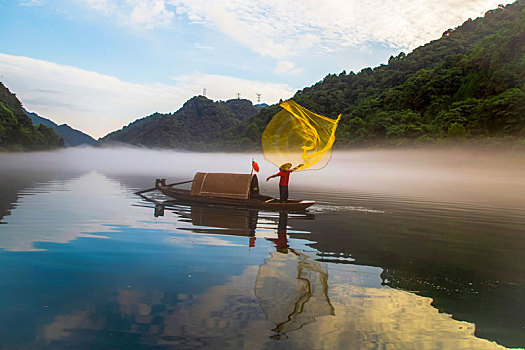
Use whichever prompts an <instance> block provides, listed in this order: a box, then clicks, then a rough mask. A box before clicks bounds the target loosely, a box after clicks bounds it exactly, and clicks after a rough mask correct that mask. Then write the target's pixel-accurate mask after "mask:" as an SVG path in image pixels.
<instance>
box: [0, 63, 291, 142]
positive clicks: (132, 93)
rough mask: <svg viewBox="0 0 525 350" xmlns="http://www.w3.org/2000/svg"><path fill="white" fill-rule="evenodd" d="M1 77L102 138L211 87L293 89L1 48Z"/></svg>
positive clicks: (284, 93)
mask: <svg viewBox="0 0 525 350" xmlns="http://www.w3.org/2000/svg"><path fill="white" fill-rule="evenodd" d="M0 75H1V79H2V81H3V83H4V84H5V85H6V86H7V87H8V88H9V89H10V90H11V92H14V93H16V94H17V96H18V98H19V99H20V100H21V101H22V102H23V104H24V106H25V108H26V109H28V110H30V111H32V112H35V113H38V114H39V115H41V116H43V117H46V118H50V119H52V120H53V121H54V122H56V123H58V124H61V123H66V124H68V125H70V126H71V127H73V128H76V129H79V130H81V131H84V132H86V133H88V134H89V135H91V136H93V137H95V138H98V137H101V136H104V135H105V134H107V133H108V132H110V131H113V130H116V129H120V128H121V127H122V126H124V125H127V124H128V123H129V122H131V121H133V120H135V119H137V118H140V117H143V116H146V115H149V114H151V113H153V112H155V111H158V112H164V113H166V112H173V111H175V110H177V109H179V108H180V107H181V106H182V104H183V103H184V102H185V101H186V100H187V99H189V98H191V97H192V96H194V95H199V94H201V93H202V89H203V88H206V89H207V94H206V95H207V97H208V98H212V99H214V100H218V99H222V100H227V99H231V98H235V97H236V96H237V93H240V94H241V97H242V98H247V99H250V100H252V101H256V98H257V95H256V94H257V93H262V99H263V101H264V102H266V103H276V102H277V101H279V99H281V98H282V99H286V98H289V97H291V96H292V95H293V93H294V90H292V89H291V88H290V87H289V86H287V85H285V84H275V83H268V82H261V81H252V80H246V79H239V78H234V77H229V76H222V75H212V74H203V73H199V72H195V73H193V74H187V75H183V76H179V77H173V79H174V84H173V85H167V84H160V83H157V84H149V85H141V84H134V83H129V82H125V81H122V80H119V79H117V78H115V77H112V76H108V75H103V74H99V73H96V72H92V71H87V70H82V69H79V68H75V67H71V66H64V65H58V64H56V63H52V62H47V61H42V60H37V59H33V58H28V57H20V56H11V55H5V54H0Z"/></svg>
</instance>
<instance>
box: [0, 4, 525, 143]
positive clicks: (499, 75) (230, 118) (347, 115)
mask: <svg viewBox="0 0 525 350" xmlns="http://www.w3.org/2000/svg"><path fill="white" fill-rule="evenodd" d="M4 95H5V94H0V102H3V105H0V107H1V108H3V109H2V112H1V113H4V114H2V117H1V119H0V137H3V138H2V140H3V141H2V142H4V143H3V144H0V147H1V148H3V149H6V148H9V147H10V146H6V144H5V142H7V143H9V142H11V143H12V144H13V142H14V144H15V145H24V147H25V145H26V144H28V141H27V140H28V139H33V138H34V139H41V138H42V136H38V135H40V134H42V135H43V134H45V135H48V136H46V137H48V138H49V141H46V142H47V143H42V142H41V147H48V146H47V145H48V144H49V145H50V146H49V147H57V146H60V141H59V140H55V139H53V137H54V136H52V134H51V133H49V131H48V130H47V129H42V130H40V131H39V130H38V128H37V129H35V130H36V131H31V133H33V132H34V133H35V134H34V135H33V134H28V132H27V131H24V132H22V131H16V132H15V133H12V134H10V135H11V136H9V137H7V138H6V137H5V136H2V135H6V132H5V131H4V130H15V129H16V128H15V129H6V126H5V125H7V124H8V123H9V120H11V123H13V120H12V118H11V119H9V118H10V117H8V116H7V115H8V114H9V112H8V110H9V109H10V106H11V107H12V105H13V104H11V105H8V104H7V103H6V102H5V101H4V100H3V98H4ZM292 99H293V100H295V101H296V102H297V103H299V104H301V105H303V106H304V107H306V108H308V109H310V110H312V111H313V112H316V113H319V114H322V115H325V116H328V117H332V118H335V117H337V115H338V114H340V113H342V118H341V121H340V124H339V127H338V129H337V132H336V145H335V146H336V148H352V147H370V146H377V145H391V146H399V145H422V144H423V145H424V144H443V143H445V144H446V143H449V142H451V141H453V142H456V141H462V142H464V143H473V144H476V143H477V144H479V143H485V144H489V145H490V144H498V143H507V142H510V143H512V144H517V145H525V1H524V0H518V1H516V2H514V3H512V4H509V5H507V6H501V5H500V6H499V7H498V8H497V9H494V10H491V11H488V12H487V13H486V14H485V16H484V17H480V18H477V19H475V20H472V19H468V20H467V21H466V22H465V23H463V24H462V25H461V26H459V27H457V28H455V29H449V30H447V31H445V32H444V33H443V35H442V37H441V38H439V39H437V40H434V41H432V42H430V43H427V44H426V45H424V46H421V47H418V48H416V49H415V50H413V51H412V52H410V53H409V54H405V53H404V52H401V53H400V54H398V55H397V56H396V57H394V56H391V57H390V59H389V60H388V64H382V65H380V66H378V67H375V68H365V69H363V70H361V71H360V72H358V73H354V72H350V73H347V72H345V71H343V72H341V73H340V74H328V75H327V76H326V77H325V78H324V79H323V80H322V81H319V82H318V83H316V84H314V85H313V86H311V87H307V88H304V89H302V90H300V91H298V92H297V93H296V94H295V95H294V96H293V98H292ZM279 110H280V107H279V106H278V105H272V106H267V105H253V104H252V103H251V102H250V101H248V100H240V99H239V100H230V101H226V102H222V101H218V102H214V101H212V100H209V99H207V98H205V97H204V96H195V97H193V98H192V99H190V100H188V101H187V102H186V103H185V104H184V105H183V107H182V108H180V109H179V110H178V111H176V112H174V113H168V114H162V113H155V114H152V115H150V116H147V117H144V118H141V119H138V120H136V121H134V122H132V123H130V124H129V125H127V126H125V127H123V128H122V129H121V130H117V131H114V132H112V133H110V134H108V135H106V136H105V137H103V138H101V139H99V140H98V145H111V144H130V145H137V146H146V147H161V148H176V149H185V150H194V151H212V150H218V151H242V150H256V149H260V147H261V146H260V137H261V134H262V131H263V130H264V128H265V126H266V124H267V123H268V122H269V120H270V119H271V117H272V116H273V115H274V114H275V113H277V112H278V111H279ZM15 116H16V114H15ZM17 118H18V117H17ZM6 123H7V124H6ZM24 123H26V122H24ZM26 124H27V123H26ZM9 125H11V124H9ZM23 125H25V124H23ZM26 127H28V126H26ZM17 130H18V129H17ZM20 130H22V129H20ZM31 130H33V129H31ZM38 132H39V133H40V134H37V133H38ZM50 135H51V136H50ZM19 137H20V138H21V139H20V140H22V139H24V140H26V141H24V142H23V143H22V142H21V141H17V140H18V139H17V138H19ZM24 137H25V138H24ZM52 139H53V140H54V141H53V140H52ZM46 140H47V139H46ZM17 142H18V143H17ZM39 142H40V141H39ZM37 144H38V145H40V144H39V143H38V142H37V143H36V144H35V145H37ZM35 145H31V146H28V149H34V148H35V147H37V146H35ZM11 147H12V146H11ZM16 147H22V146H16Z"/></svg>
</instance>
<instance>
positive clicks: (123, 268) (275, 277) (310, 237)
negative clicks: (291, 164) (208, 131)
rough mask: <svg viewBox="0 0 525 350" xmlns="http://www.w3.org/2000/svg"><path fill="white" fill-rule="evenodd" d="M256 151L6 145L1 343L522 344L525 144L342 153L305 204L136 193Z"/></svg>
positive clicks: (0, 238) (302, 193)
mask: <svg viewBox="0 0 525 350" xmlns="http://www.w3.org/2000/svg"><path fill="white" fill-rule="evenodd" d="M252 156H254V155H229V154H190V153H175V152H168V151H164V152H162V151H146V150H140V149H137V150H125V149H116V150H111V149H109V150H90V149H77V150H66V151H62V152H57V153H38V154H17V155H12V154H2V155H0V178H1V179H2V181H1V182H0V248H1V251H0V348H1V349H199V348H210V349H223V348H232V349H240V348H249V349H504V348H523V347H524V346H525V253H524V252H525V181H524V179H525V167H524V166H523V165H522V164H524V163H525V159H524V158H523V155H520V154H511V153H509V152H507V153H504V154H497V153H494V154H477V153H466V152H459V151H457V150H456V151H453V150H449V151H443V150H442V151H418V152H409V151H375V152H370V151H367V152H364V151H363V152H349V153H339V154H335V155H334V158H333V160H332V162H331V163H330V164H329V166H328V167H326V168H325V169H323V170H321V171H315V172H303V173H297V174H293V175H292V177H291V188H290V190H291V197H292V198H301V199H314V200H317V201H318V204H316V205H315V206H313V207H312V208H311V209H310V210H309V211H307V212H306V213H289V214H285V213H270V212H262V211H250V210H243V209H232V208H223V207H211V206H197V205H188V204H187V203H180V202H176V201H167V200H168V198H165V197H163V196H162V195H161V194H158V193H154V192H152V193H151V194H150V199H152V200H153V201H148V200H145V199H143V198H140V197H138V196H136V195H134V194H133V192H135V191H137V190H139V189H144V188H148V187H152V185H153V182H154V179H155V178H156V177H165V178H168V182H175V181H179V180H180V181H182V180H187V179H191V178H192V176H193V174H194V172H195V171H199V170H201V171H202V170H204V171H206V170H207V171H229V172H246V171H249V166H250V160H251V158H252ZM255 156H256V159H258V160H259V164H260V165H261V167H262V170H261V172H262V173H261V175H259V180H260V181H261V192H263V193H267V194H270V195H277V182H274V183H262V182H263V179H264V178H266V177H267V176H268V175H270V174H272V173H273V172H274V170H275V168H274V167H272V166H271V165H270V164H268V163H266V162H264V161H263V159H262V157H261V156H260V155H255Z"/></svg>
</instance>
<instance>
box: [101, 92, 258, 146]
mask: <svg viewBox="0 0 525 350" xmlns="http://www.w3.org/2000/svg"><path fill="white" fill-rule="evenodd" d="M259 110H260V108H259V107H257V106H253V105H252V103H251V102H250V101H248V100H244V99H236V100H229V101H226V102H222V101H219V102H213V101H212V100H209V99H207V98H206V97H204V96H196V97H193V98H191V99H190V100H188V101H187V102H186V103H185V104H184V106H182V108H181V109H179V110H178V111H176V112H174V113H171V114H161V113H155V114H153V115H150V116H148V117H145V118H142V119H138V120H136V121H134V122H133V123H131V124H129V125H128V126H125V127H124V128H122V129H121V130H117V131H114V132H112V133H110V134H108V135H106V136H105V137H103V138H102V139H100V140H99V144H100V145H107V144H115V143H127V144H132V145H137V146H147V147H170V148H178V149H191V150H199V151H207V150H213V148H212V145H217V144H220V145H221V147H223V148H225V147H226V148H229V147H232V144H231V142H230V141H232V140H236V137H235V135H234V134H233V133H232V132H233V130H234V129H235V128H236V127H238V126H240V125H243V122H244V121H245V120H249V119H251V118H253V116H254V115H256V114H257V112H258V111H259ZM256 136H257V135H254V137H256ZM228 142H230V143H228Z"/></svg>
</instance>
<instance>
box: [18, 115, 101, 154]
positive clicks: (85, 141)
mask: <svg viewBox="0 0 525 350" xmlns="http://www.w3.org/2000/svg"><path fill="white" fill-rule="evenodd" d="M23 110H24V113H25V114H26V115H27V116H28V117H29V118H30V119H31V121H32V122H33V124H34V125H41V124H43V125H46V126H48V127H50V128H51V129H53V130H54V131H55V133H57V134H58V135H59V136H60V137H62V138H63V139H64V144H65V146H67V147H75V146H80V145H90V146H94V145H96V144H97V140H95V139H94V138H92V137H91V136H89V135H87V134H85V133H83V132H82V131H79V130H76V129H73V128H72V127H70V126H69V125H67V124H62V125H57V124H56V123H55V122H53V121H51V120H49V119H47V118H44V117H41V116H39V115H38V114H36V113H33V112H28V111H26V110H25V109H23Z"/></svg>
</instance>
